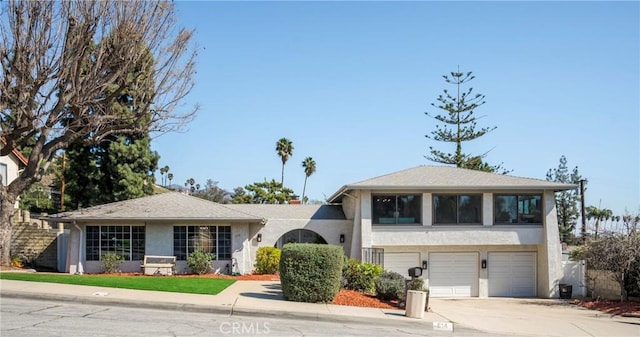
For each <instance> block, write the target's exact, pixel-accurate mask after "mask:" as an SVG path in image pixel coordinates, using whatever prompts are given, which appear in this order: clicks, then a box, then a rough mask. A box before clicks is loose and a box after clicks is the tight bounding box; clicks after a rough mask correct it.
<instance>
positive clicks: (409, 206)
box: [371, 194, 422, 225]
mask: <svg viewBox="0 0 640 337" xmlns="http://www.w3.org/2000/svg"><path fill="white" fill-rule="evenodd" d="M420 200H421V198H420V195H418V194H408V195H396V194H379V195H373V198H372V207H371V209H372V212H373V214H372V216H373V224H376V225H388V224H419V223H420V222H421V221H420V214H421V209H422V202H421V201H420Z"/></svg>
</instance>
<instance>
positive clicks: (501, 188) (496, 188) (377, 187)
mask: <svg viewBox="0 0 640 337" xmlns="http://www.w3.org/2000/svg"><path fill="white" fill-rule="evenodd" d="M576 188H578V185H574V184H565V185H558V186H554V185H518V186H515V185H503V186H501V185H492V186H450V185H441V186H407V185H395V186H389V185H365V186H358V185H345V186H343V187H342V188H340V190H338V192H336V193H334V194H333V195H332V196H331V197H329V199H328V200H329V202H336V201H337V200H336V199H337V198H338V197H340V195H342V194H344V193H345V192H347V191H349V190H378V191H398V190H403V191H461V190H465V191H518V190H538V191H539V190H553V191H554V192H560V191H567V190H572V189H576Z"/></svg>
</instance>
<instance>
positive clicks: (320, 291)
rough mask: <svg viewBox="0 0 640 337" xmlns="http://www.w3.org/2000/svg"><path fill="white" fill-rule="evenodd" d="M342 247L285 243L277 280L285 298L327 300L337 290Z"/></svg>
mask: <svg viewBox="0 0 640 337" xmlns="http://www.w3.org/2000/svg"><path fill="white" fill-rule="evenodd" d="M343 256H344V254H343V251H342V247H339V246H333V245H321V244H309V243H302V244H297V243H293V244H286V245H285V246H284V247H283V248H282V255H281V257H280V284H281V285H282V294H283V295H284V298H285V300H288V301H296V302H311V303H329V302H331V301H333V299H334V298H335V297H336V295H337V294H338V291H340V281H341V276H342V260H343Z"/></svg>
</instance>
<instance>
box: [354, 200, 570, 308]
mask: <svg viewBox="0 0 640 337" xmlns="http://www.w3.org/2000/svg"><path fill="white" fill-rule="evenodd" d="M531 192H532V191H526V190H523V191H497V192H496V193H510V194H519V193H531ZM352 193H353V192H352ZM373 193H375V191H374V192H373ZM437 193H440V192H439V191H430V192H425V193H423V194H422V198H423V202H422V214H423V219H422V226H415V225H414V226H397V225H396V226H393V225H386V226H379V225H372V224H371V216H372V214H371V195H372V192H371V191H360V202H359V203H358V205H359V206H360V208H361V209H360V210H359V211H360V214H358V212H355V214H356V216H355V218H354V225H353V228H354V232H355V231H356V229H358V228H361V235H360V237H361V240H362V243H361V245H360V247H352V251H354V250H358V249H361V248H362V247H379V248H384V249H385V252H411V251H417V252H420V253H421V254H428V252H431V251H460V252H466V251H474V252H478V253H479V258H480V260H482V259H487V257H488V255H487V254H488V252H493V251H514V252H515V251H522V252H536V260H537V272H536V278H537V280H536V284H537V293H538V296H539V297H544V298H550V297H551V298H553V297H557V295H558V284H559V282H560V279H561V278H562V266H561V261H562V252H561V248H562V247H561V245H560V240H559V232H558V221H557V212H556V208H555V201H554V192H553V191H544V192H542V195H543V206H542V207H543V212H544V218H543V224H542V225H528V224H518V225H495V224H494V222H493V221H494V219H493V218H494V217H493V212H494V210H493V207H494V206H493V196H494V193H493V192H484V193H482V201H483V206H482V224H481V225H475V226H458V225H454V226H438V225H433V224H432V221H433V209H432V208H433V205H432V196H433V194H437ZM442 193H465V192H464V191H447V192H442ZM426 256H427V255H424V257H425V258H426ZM479 278H480V279H479V291H480V296H487V294H488V287H487V270H486V269H485V270H480V271H479Z"/></svg>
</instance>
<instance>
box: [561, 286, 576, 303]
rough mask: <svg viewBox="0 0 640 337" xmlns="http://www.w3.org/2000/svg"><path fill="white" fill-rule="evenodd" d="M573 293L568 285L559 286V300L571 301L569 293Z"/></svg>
mask: <svg viewBox="0 0 640 337" xmlns="http://www.w3.org/2000/svg"><path fill="white" fill-rule="evenodd" d="M572 292H573V286H572V285H570V284H563V283H561V284H560V298H561V299H563V300H569V299H571V293H572Z"/></svg>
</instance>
